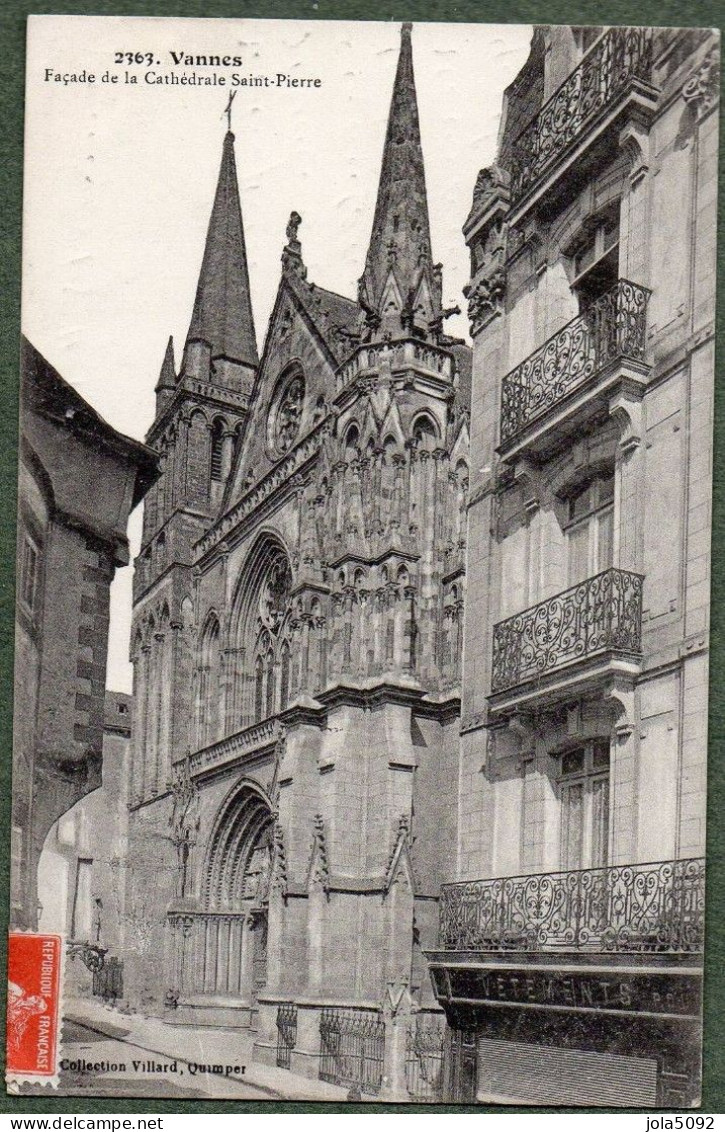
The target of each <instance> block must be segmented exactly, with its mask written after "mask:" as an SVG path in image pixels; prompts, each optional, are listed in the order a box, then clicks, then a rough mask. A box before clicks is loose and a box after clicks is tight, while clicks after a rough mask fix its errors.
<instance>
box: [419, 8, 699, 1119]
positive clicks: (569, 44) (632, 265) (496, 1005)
mask: <svg viewBox="0 0 725 1132" xmlns="http://www.w3.org/2000/svg"><path fill="white" fill-rule="evenodd" d="M718 90H719V42H718V39H717V36H716V34H715V33H708V32H704V31H700V30H691V29H684V30H676V29H644V28H609V29H606V28H579V29H577V28H569V27H556V28H555V27H550V28H537V29H535V32H534V36H533V39H532V47H531V54H530V57H529V59H528V61H527V63H526V64H525V65H524V67H523V69H522V70H521V72H520V73H519V75H518V76H517V77H516V79H515V80H514V82H513V83H512V84H511V86H510V87H509V88H508V90H507V92H506V95H505V98H504V110H503V119H502V125H501V131H500V137H499V152H498V157H497V162H496V164H494V165H493V166H491V167H489V168H487V169H483V170H482V171H481V173H480V174H479V178H478V182H477V184H476V189H475V193H474V199H473V205H472V209H471V213H470V215H469V217H468V219H467V221H466V223H465V227H464V235H465V238H466V242H467V244H468V246H469V248H470V252H471V280H470V287H469V291H468V302H469V317H470V321H471V331H472V335H473V340H474V362H473V379H472V410H471V468H472V473H471V485H470V497H469V508H468V524H469V525H468V560H467V620H466V626H465V631H464V668H463V693H462V694H463V702H462V725H461V731H462V735H461V763H460V780H459V821H460V826H459V840H458V859H457V876H456V881H455V883H452V884H450V885H444V887H443V891H442V897H441V906H440V916H441V921H440V939H439V943H438V950H436V951H432V952H429V953H428V958H429V960H430V963H431V972H432V976H433V980H434V983H435V987H436V993H437V996H438V1000H439V1002H440V1003H441V1004H442V1005H443V1006H444V1008H445V1010H446V1014H447V1018H448V1022H449V1025H450V1026H451V1031H452V1033H451V1043H450V1051H449V1053H450V1056H449V1059H448V1081H447V1095H448V1097H449V1099H456V1100H467V1101H473V1100H475V1099H476V1098H478V1099H479V1100H483V1099H489V1100H500V1099H504V1100H513V1101H516V1100H519V1101H524V1100H525V1101H527V1102H528V1103H558V1104H561V1103H586V1104H596V1103H600V1104H609V1105H624V1106H638V1105H655V1104H657V1105H664V1106H667V1107H672V1106H675V1105H689V1104H693V1103H695V1102H696V1100H697V1098H698V1095H699V1082H700V1042H701V1033H700V1010H701V984H702V946H703V916H704V846H705V840H704V838H705V824H704V819H705V783H706V753H707V688H708V685H707V656H708V607H709V565H710V492H711V479H712V469H711V453H712V402H713V379H714V319H715V223H716V202H717V144H718V119H717V97H718ZM474 614H475V615H474ZM482 626H483V627H484V630H483V631H482V629H481V627H482Z"/></svg>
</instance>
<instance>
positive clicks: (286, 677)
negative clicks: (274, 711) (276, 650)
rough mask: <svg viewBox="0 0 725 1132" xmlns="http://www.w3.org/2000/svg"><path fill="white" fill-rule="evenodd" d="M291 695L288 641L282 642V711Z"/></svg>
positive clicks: (280, 698)
mask: <svg viewBox="0 0 725 1132" xmlns="http://www.w3.org/2000/svg"><path fill="white" fill-rule="evenodd" d="M289 695H290V650H289V645H288V643H287V641H283V642H282V648H281V649H280V659H279V706H280V711H282V710H283V709H284V708H286V707H287V704H288V703H289Z"/></svg>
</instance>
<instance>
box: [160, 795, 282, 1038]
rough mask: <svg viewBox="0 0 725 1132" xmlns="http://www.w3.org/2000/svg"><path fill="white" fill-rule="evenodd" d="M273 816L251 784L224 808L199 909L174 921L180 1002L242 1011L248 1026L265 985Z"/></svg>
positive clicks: (209, 855) (211, 846)
mask: <svg viewBox="0 0 725 1132" xmlns="http://www.w3.org/2000/svg"><path fill="white" fill-rule="evenodd" d="M272 821H273V819H272V812H271V810H270V807H269V803H268V801H267V799H266V798H265V797H264V796H263V795H262V793H261V791H259V790H258V788H257V787H256V786H255V785H254V784H252V783H249V782H245V783H242V784H241V785H240V786H238V787H237V788H236V789H235V790H234V791H233V793H232V794H231V796H229V797H228V798H227V801H226V802H225V803H224V805H223V806H222V808H221V811H220V813H219V816H218V818H217V821H216V823H215V826H214V829H213V832H212V836H211V839H210V842H209V848H208V852H207V856H206V862H205V865H204V869H203V874H202V878H203V879H202V891H201V893H200V896H201V900H200V905H201V907H200V910H199V911H198V912H196V913H194V914H192V915H187V916H186V917H184V916H183V915H182V914H177V915H176V917H175V919H176V922H177V927H178V926H179V925H181V928H182V934H183V935H184V939H185V943H184V946H183V961H182V964H181V971H180V972H179V986H180V991H181V995H180V997H181V998H182V999H183V1000H184V1001H186V1002H188V1001H189V1000H190V999H193V1000H194V1002H195V1003H199V999H200V998H203V999H205V1000H207V1002H208V1004H209V1005H211V1000H213V1001H215V1002H216V1003H221V1001H222V1000H223V1001H224V1003H225V1005H227V1006H232V1005H233V1006H236V1007H238V1008H243V1009H245V1011H246V1012H247V1017H248V1020H249V1021H250V1023H251V1022H252V1021H253V1019H254V1014H255V1012H256V1008H257V996H258V994H259V992H260V991H261V990H262V988H263V987H264V986H265V985H266V982H267V898H268V891H269V879H270V870H271V859H272Z"/></svg>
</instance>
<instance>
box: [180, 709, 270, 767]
mask: <svg viewBox="0 0 725 1132" xmlns="http://www.w3.org/2000/svg"><path fill="white" fill-rule="evenodd" d="M279 735H280V723H279V719H278V718H277V716H271V717H270V718H269V719H263V720H262V722H261V723H253V724H252V725H251V727H245V728H243V729H242V730H241V731H236V732H235V733H234V734H233V735H228V736H227V737H226V738H225V739H219V740H218V741H217V742H214V743H210V744H209V745H208V746H205V747H201V748H200V749H199V750H198V751H194V752H193V754H192V755H191V756H190V758H189V759H188V762H189V773H190V774H191V776H192V777H195V776H196V775H199V774H204V773H206V772H209V771H216V770H218V769H219V768H220V767H222V766H226V765H227V764H228V763H231V762H235V761H236V760H237V759H240V758H242V757H245V756H247V755H250V754H253V753H257V752H259V751H260V750H262V749H264V748H272V747H274V744H275V743H276V742H277V739H278V738H279ZM186 761H187V756H186V755H182V756H181V758H178V759H175V760H174V766H183V765H184V764H185V763H186Z"/></svg>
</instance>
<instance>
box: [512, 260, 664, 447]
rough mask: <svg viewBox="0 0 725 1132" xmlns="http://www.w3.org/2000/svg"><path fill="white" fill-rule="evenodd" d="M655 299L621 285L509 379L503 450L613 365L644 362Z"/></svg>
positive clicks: (624, 283) (634, 287) (624, 282)
mask: <svg viewBox="0 0 725 1132" xmlns="http://www.w3.org/2000/svg"><path fill="white" fill-rule="evenodd" d="M650 294H651V292H650V291H649V290H648V289H647V288H646V287H640V286H638V284H637V283H630V281H629V280H628V279H620V280H619V282H618V283H617V284H615V286H614V287H612V289H611V290H610V291H607V292H606V293H605V294H603V295H600V296H599V298H597V299H595V300H594V302H593V303H591V304H590V305H589V306H588V307H587V308H586V310H585V311H583V312H582V314H580V315H577V317H576V318H573V319H572V320H571V322H568V323H567V324H566V326H564V327H563V328H562V329H561V330H559V331H558V332H557V333H556V334H554V335H553V336H552V337H551V338H549V340H548V341H547V342H545V343H544V344H543V346H540V347H539V348H538V350H534V352H533V354H529V356H528V358H525V359H524V361H523V362H521V364H520V365H518V366H517V367H516V369H513V370H511V372H510V373H508V374H507V375H506V377H505V378H504V379H503V383H502V387H501V446H502V448H505V446H506V445H507V444H509V443H510V442H511V441H512V440H514V439H515V437H517V436H518V435H519V434H520V433H521V432H522V431H523V430H524V429H525V428H527V427H528V426H529V425H530V424H531V423H532V422H533V421H535V420H537V419H538V418H539V417H541V416H543V415H544V413H546V412H548V410H549V409H552V408H554V407H555V406H557V405H559V404H560V403H561V402H562V401H563V400H564V398H565V397H567V396H568V395H569V394H570V393H571V392H573V391H574V390H575V389H577V388H579V387H580V386H581V385H583V384H584V382H585V381H587V380H588V379H589V378H591V377H594V376H596V374H598V373H600V372H601V371H602V370H604V369H605V367H606V366H608V365H610V364H611V363H612V362H615V361H621V360H625V359H626V360H629V361H633V362H638V363H640V364H641V363H643V362H644V361H645V351H646V345H647V301H648V299H649V296H650Z"/></svg>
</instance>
